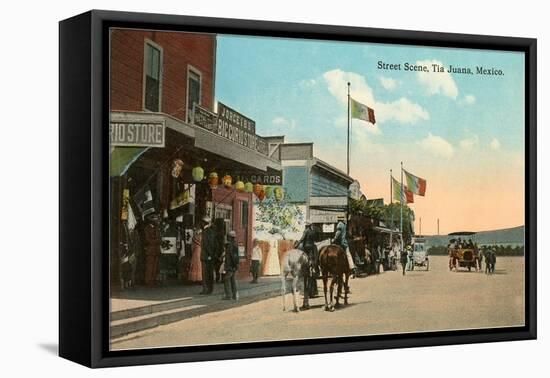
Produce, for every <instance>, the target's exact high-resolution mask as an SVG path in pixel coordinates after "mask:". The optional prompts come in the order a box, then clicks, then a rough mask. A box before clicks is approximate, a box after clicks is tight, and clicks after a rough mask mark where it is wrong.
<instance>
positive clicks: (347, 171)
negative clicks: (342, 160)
mask: <svg viewBox="0 0 550 378" xmlns="http://www.w3.org/2000/svg"><path fill="white" fill-rule="evenodd" d="M350 86H351V83H350V82H349V81H348V145H347V146H348V148H347V156H348V164H347V169H346V173H347V174H348V176H349V129H350V103H351V102H350Z"/></svg>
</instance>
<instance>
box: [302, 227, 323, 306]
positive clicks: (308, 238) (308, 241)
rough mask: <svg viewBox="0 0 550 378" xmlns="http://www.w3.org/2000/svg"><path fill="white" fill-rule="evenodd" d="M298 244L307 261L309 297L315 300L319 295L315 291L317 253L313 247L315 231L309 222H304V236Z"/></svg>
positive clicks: (317, 268)
mask: <svg viewBox="0 0 550 378" xmlns="http://www.w3.org/2000/svg"><path fill="white" fill-rule="evenodd" d="M300 244H301V245H302V249H303V251H304V252H305V253H306V254H307V257H308V259H309V268H310V269H309V273H310V274H309V282H308V285H307V286H308V289H309V297H310V298H315V297H317V296H318V295H319V293H318V290H317V276H318V275H319V252H318V251H317V246H316V245H315V230H313V227H312V226H311V222H310V221H306V227H305V229H304V234H303V235H302V238H301V239H300V241H299V242H298V245H300Z"/></svg>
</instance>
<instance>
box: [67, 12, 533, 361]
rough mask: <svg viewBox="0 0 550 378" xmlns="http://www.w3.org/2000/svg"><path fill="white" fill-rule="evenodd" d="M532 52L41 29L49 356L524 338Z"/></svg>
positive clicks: (468, 41) (278, 33)
mask: <svg viewBox="0 0 550 378" xmlns="http://www.w3.org/2000/svg"><path fill="white" fill-rule="evenodd" d="M535 110H536V40H534V39H526V38H513V37H495V36H479V35H463V34H443V33H432V32H413V31H401V30H383V29H370V28H354V27H341V26H327V25H307V24H292V23H278V22H267V21H247V20H234V19H214V18H201V17H187V16H173V15H158V14H141V13H124V12H110V11H91V12H88V13H85V14H82V15H79V16H75V17H73V18H70V19H68V20H64V21H62V22H61V23H60V109H59V112H60V151H59V153H60V293H59V294H60V318H59V319H60V327H59V328H60V335H59V339H60V355H61V356H62V357H65V358H68V359H71V360H74V361H76V362H79V363H82V364H84V365H87V366H91V367H107V366H116V365H135V364H154V363H166V362H183V361H200V360H213V359H227V358H243V357H261V356H274V355H288V354H304V353H322V352H343V351H352V350H367V349H376V348H398V347H411V346H431V345H445V344H454V343H474V342H490V341H504V340H521V339H532V338H535V337H536V299H535V298H536V286H535V283H536V243H535V240H536V239H535V234H536V222H535V219H536V214H535V213H536V207H535V206H536V192H535V188H536V177H535V172H536V161H535V156H536V151H535V146H536V144H535V137H536V119H535Z"/></svg>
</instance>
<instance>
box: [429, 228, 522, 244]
mask: <svg viewBox="0 0 550 378" xmlns="http://www.w3.org/2000/svg"><path fill="white" fill-rule="evenodd" d="M524 234H525V227H524V226H519V227H512V228H504V229H502V230H492V231H481V232H478V233H477V234H475V239H474V240H475V242H476V243H477V244H479V245H483V244H500V245H511V246H517V245H520V246H522V245H523V243H524ZM423 236H425V237H426V244H427V245H428V247H432V246H438V245H447V243H449V240H450V239H452V238H456V236H448V235H423Z"/></svg>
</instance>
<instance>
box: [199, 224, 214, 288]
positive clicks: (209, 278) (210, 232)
mask: <svg viewBox="0 0 550 378" xmlns="http://www.w3.org/2000/svg"><path fill="white" fill-rule="evenodd" d="M201 227H202V241H201V262H202V291H201V292H200V294H212V291H213V290H214V264H215V260H216V232H215V231H214V229H213V228H212V227H211V225H210V218H209V217H204V218H202V221H201Z"/></svg>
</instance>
